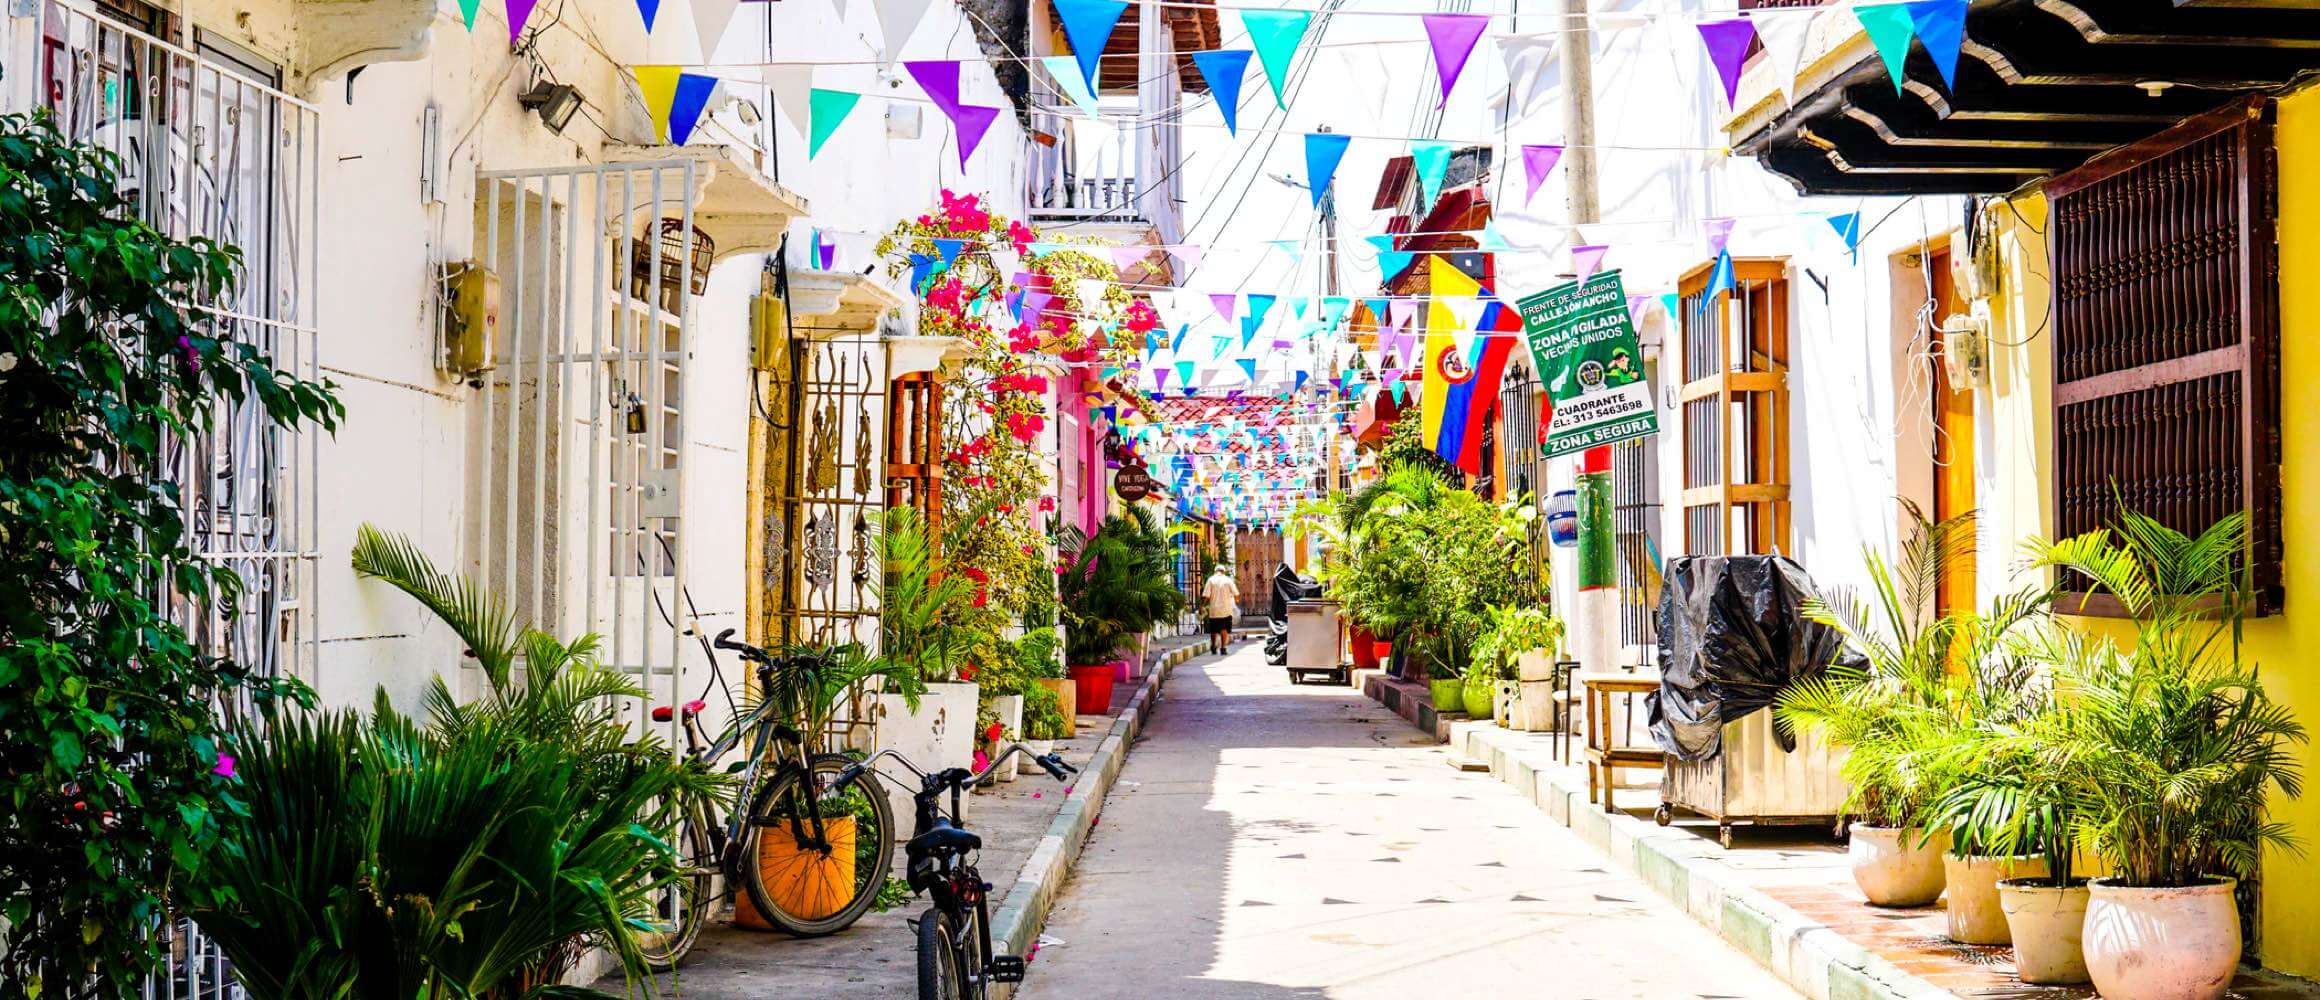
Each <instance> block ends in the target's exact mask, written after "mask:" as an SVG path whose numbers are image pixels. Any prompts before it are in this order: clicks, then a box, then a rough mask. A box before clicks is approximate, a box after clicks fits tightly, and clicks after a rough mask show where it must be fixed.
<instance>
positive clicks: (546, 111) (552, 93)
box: [516, 80, 580, 134]
mask: <svg viewBox="0 0 2320 1000" xmlns="http://www.w3.org/2000/svg"><path fill="white" fill-rule="evenodd" d="M516 103H518V104H521V105H523V106H524V107H526V108H529V109H531V110H533V111H537V112H539V113H540V124H542V125H546V126H548V131H550V132H555V133H558V134H562V133H563V131H564V126H566V125H569V124H571V123H572V116H573V115H575V114H578V113H579V111H580V91H579V89H578V88H576V87H573V86H572V85H571V84H568V83H549V82H548V81H546V80H542V81H540V82H538V83H535V84H532V89H530V90H527V91H524V92H523V93H522V94H521V95H519V96H517V97H516Z"/></svg>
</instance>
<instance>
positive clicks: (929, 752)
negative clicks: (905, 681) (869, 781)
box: [877, 681, 982, 827]
mask: <svg viewBox="0 0 2320 1000" xmlns="http://www.w3.org/2000/svg"><path fill="white" fill-rule="evenodd" d="M981 691H982V689H981V688H980V687H979V686H978V685H975V684H970V683H965V682H961V681H944V682H941V683H936V684H928V685H927V686H926V693H925V694H923V695H920V696H919V699H918V710H917V711H915V712H914V711H911V710H910V705H909V703H908V702H905V701H904V700H903V698H902V696H901V695H899V694H893V693H889V692H882V693H880V694H879V695H878V746H877V749H879V750H896V751H899V752H901V754H902V755H903V756H904V757H907V758H909V759H910V762H911V763H913V764H916V765H918V766H919V767H922V768H925V769H926V770H928V771H935V770H939V769H941V768H946V767H970V766H973V764H974V763H975V708H976V706H977V705H978V704H979V701H978V699H979V697H980V694H981ZM888 773H890V774H903V773H905V772H904V769H902V768H899V767H897V768H893V769H892V770H891V771H889V772H888ZM885 784H886V797H887V800H888V803H889V804H891V805H892V806H893V807H894V815H895V816H897V817H900V818H899V819H897V820H896V822H897V823H900V824H903V825H904V826H905V827H907V825H908V824H909V822H910V820H909V817H910V815H911V801H910V796H911V793H913V792H916V791H918V788H917V786H916V785H915V784H913V785H911V786H909V787H904V783H903V782H902V781H900V780H895V781H887V782H886V783H885ZM963 807H964V806H963V804H962V808H963ZM961 818H962V819H964V817H961Z"/></svg>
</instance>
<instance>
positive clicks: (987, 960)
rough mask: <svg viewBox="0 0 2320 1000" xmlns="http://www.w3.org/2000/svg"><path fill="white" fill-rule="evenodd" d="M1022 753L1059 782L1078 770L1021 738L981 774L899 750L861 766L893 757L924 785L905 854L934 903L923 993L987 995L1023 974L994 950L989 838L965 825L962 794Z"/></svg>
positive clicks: (927, 918) (922, 968)
mask: <svg viewBox="0 0 2320 1000" xmlns="http://www.w3.org/2000/svg"><path fill="white" fill-rule="evenodd" d="M1016 754H1022V755H1023V756H1025V757H1029V758H1031V761H1032V762H1033V763H1035V764H1038V765H1039V766H1040V768H1041V769H1042V770H1045V771H1046V772H1047V773H1048V775H1049V776H1050V777H1053V778H1054V779H1055V780H1057V781H1063V780H1066V779H1067V778H1068V777H1069V776H1070V775H1072V774H1074V773H1077V772H1078V769H1077V768H1075V767H1072V766H1071V765H1069V764H1066V763H1064V762H1063V756H1062V755H1061V754H1053V753H1051V754H1047V755H1045V756H1041V755H1038V754H1034V753H1032V752H1031V751H1030V750H1028V749H1026V748H1025V747H1024V746H1023V744H1021V743H1017V744H1014V745H1012V746H1009V747H1008V748H1007V750H1006V752H1004V753H1001V754H1000V755H999V756H997V757H994V758H992V759H991V763H990V764H988V765H986V766H985V767H984V768H983V770H982V772H981V773H979V774H978V773H976V772H974V771H969V770H967V769H966V768H963V767H953V768H945V769H943V770H940V771H935V772H933V773H931V774H930V773H928V772H926V771H924V770H922V769H920V768H919V766H918V765H916V764H913V763H911V762H910V759H909V758H907V757H904V756H903V755H901V754H899V753H896V752H894V751H892V750H882V751H879V752H878V753H876V754H874V755H872V756H871V757H870V759H868V760H865V761H863V762H861V763H859V764H856V765H854V766H855V768H857V769H858V770H859V771H860V772H861V773H864V774H867V773H870V771H871V768H872V767H873V766H874V765H875V764H876V763H877V761H878V759H879V758H881V757H892V758H894V759H895V760H897V761H900V762H901V763H902V766H904V767H907V768H909V769H910V770H911V771H912V772H914V773H916V774H917V775H918V779H919V790H918V791H917V792H916V793H915V794H913V795H912V796H911V801H912V802H913V803H914V808H913V809H912V812H913V813H914V815H913V817H912V824H911V836H910V843H909V844H908V845H907V846H905V847H904V849H903V855H904V857H905V858H907V859H908V860H907V863H906V869H905V870H906V872H907V877H908V879H909V881H910V890H911V891H912V892H914V893H918V894H922V895H925V896H927V897H929V899H930V900H931V901H932V902H933V904H934V905H933V906H930V907H928V908H927V910H926V912H925V913H923V914H920V915H919V918H918V924H917V932H918V996H919V1000H982V998H983V997H984V995H985V994H986V993H987V992H988V990H989V988H990V984H992V983H1020V982H1022V981H1023V972H1024V964H1023V958H1022V956H1020V955H994V954H992V953H991V917H990V909H989V898H990V892H991V884H990V883H989V882H985V881H983V875H982V873H981V872H979V871H977V870H976V869H975V854H976V853H977V852H979V851H981V850H982V848H983V838H981V837H979V836H976V835H975V834H973V833H971V832H969V831H968V830H967V829H966V828H965V827H962V826H960V825H959V815H960V813H959V798H960V796H961V795H962V794H963V793H964V792H965V791H966V790H967V789H970V788H973V787H975V786H977V785H980V784H982V783H983V782H985V781H987V780H989V778H990V776H991V774H992V772H993V771H996V770H997V769H998V768H999V767H1000V766H1001V765H1003V764H1005V763H1006V762H1007V759H1008V758H1009V757H1013V756H1014V755H1016ZM945 792H948V793H949V794H950V800H951V801H950V809H949V811H948V812H947V813H946V812H945V811H944V809H943V806H942V799H943V794H944V793H945Z"/></svg>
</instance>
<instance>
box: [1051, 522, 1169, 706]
mask: <svg viewBox="0 0 2320 1000" xmlns="http://www.w3.org/2000/svg"><path fill="white" fill-rule="evenodd" d="M1149 519H1150V514H1149V513H1148V512H1146V513H1140V514H1139V515H1137V516H1135V517H1128V516H1121V515H1116V514H1115V515H1113V516H1111V517H1107V518H1105V519H1104V523H1102V524H1100V525H1098V526H1097V527H1096V530H1095V532H1094V533H1093V534H1088V535H1082V534H1080V533H1079V532H1077V531H1076V530H1072V529H1068V528H1067V529H1065V532H1064V539H1063V545H1062V548H1063V561H1062V563H1061V564H1060V565H1059V566H1057V567H1056V569H1057V573H1056V595H1057V597H1058V599H1059V600H1060V602H1061V604H1062V607H1063V617H1064V624H1065V625H1067V626H1068V629H1067V630H1066V632H1065V633H1064V638H1065V641H1064V659H1065V661H1066V662H1067V663H1069V664H1070V666H1069V667H1068V669H1069V671H1070V673H1071V677H1072V680H1073V681H1074V682H1075V684H1076V685H1077V687H1078V691H1077V695H1078V700H1079V708H1080V710H1081V711H1085V712H1109V711H1110V710H1111V709H1110V706H1111V701H1112V681H1113V679H1114V676H1115V675H1114V671H1115V669H1116V668H1115V667H1114V666H1113V661H1114V660H1115V659H1116V658H1118V657H1119V656H1121V655H1122V654H1123V653H1125V652H1126V651H1127V650H1128V649H1129V648H1131V647H1132V646H1133V645H1134V644H1135V642H1136V640H1137V637H1138V636H1140V635H1142V634H1143V633H1144V632H1145V631H1146V630H1148V629H1150V628H1151V627H1152V626H1153V625H1154V624H1155V623H1157V622H1159V621H1161V620H1162V619H1164V618H1167V617H1169V616H1172V615H1174V614H1175V613H1176V606H1177V603H1178V602H1179V601H1181V600H1182V599H1183V597H1182V595H1181V594H1179V593H1178V592H1177V590H1176V584H1175V581H1174V580H1173V579H1172V578H1171V576H1170V574H1169V573H1168V572H1167V569H1166V567H1165V565H1164V564H1163V562H1162V561H1161V557H1160V556H1158V555H1156V554H1155V553H1154V552H1153V551H1152V548H1151V546H1150V544H1149V540H1148V539H1149V535H1150V534H1151V532H1152V531H1153V530H1156V529H1150V528H1149Z"/></svg>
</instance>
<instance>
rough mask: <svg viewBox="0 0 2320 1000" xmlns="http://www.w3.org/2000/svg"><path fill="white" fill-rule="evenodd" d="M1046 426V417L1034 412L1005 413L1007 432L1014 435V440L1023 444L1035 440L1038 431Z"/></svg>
mask: <svg viewBox="0 0 2320 1000" xmlns="http://www.w3.org/2000/svg"><path fill="white" fill-rule="evenodd" d="M1046 426H1047V418H1046V417H1042V416H1040V415H1038V414H1036V413H1010V414H1008V415H1007V433H1009V434H1012V435H1014V436H1015V440H1017V441H1021V442H1023V443H1024V444H1030V443H1031V442H1032V441H1033V440H1036V439H1037V438H1038V437H1039V432H1040V431H1041V430H1042V429H1044V428H1045V427H1046Z"/></svg>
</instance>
